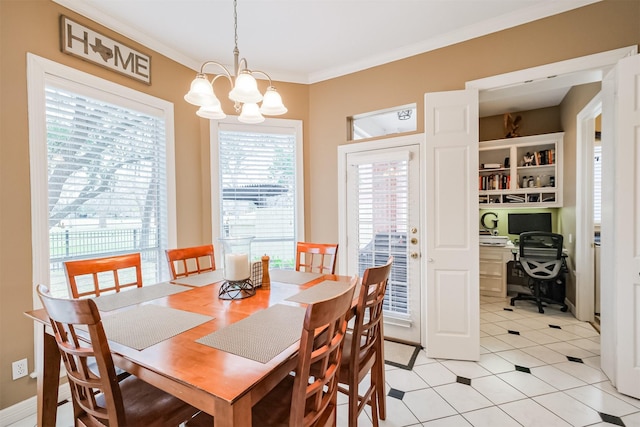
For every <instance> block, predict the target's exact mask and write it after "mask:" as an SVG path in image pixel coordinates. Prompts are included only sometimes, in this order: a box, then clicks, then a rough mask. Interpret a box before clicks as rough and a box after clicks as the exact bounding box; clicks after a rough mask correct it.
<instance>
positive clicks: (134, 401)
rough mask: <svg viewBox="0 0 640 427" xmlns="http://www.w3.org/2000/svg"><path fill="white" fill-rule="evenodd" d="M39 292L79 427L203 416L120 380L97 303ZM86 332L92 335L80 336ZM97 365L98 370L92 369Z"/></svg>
mask: <svg viewBox="0 0 640 427" xmlns="http://www.w3.org/2000/svg"><path fill="white" fill-rule="evenodd" d="M37 293H38V296H39V297H40V300H41V301H42V305H43V306H44V308H45V310H46V312H47V315H48V316H49V319H50V321H51V327H52V328H53V332H54V334H55V339H56V342H57V344H58V349H59V350H60V354H61V356H62V360H63V361H64V367H65V369H66V371H67V377H68V379H69V386H70V387H71V397H72V402H73V416H74V420H75V425H83V426H103V425H105V426H106V425H109V426H167V427H168V426H177V425H179V424H180V423H183V422H186V421H188V420H189V419H191V418H192V417H193V416H194V415H195V414H197V413H198V410H197V409H196V408H194V407H192V406H190V405H188V404H186V403H184V402H183V401H182V400H180V399H178V398H177V397H174V396H172V395H170V394H167V393H165V392H164V391H162V390H160V389H157V388H155V387H154V386H152V385H151V384H149V383H146V382H144V381H142V380H141V379H139V378H137V377H135V376H133V375H130V376H128V377H127V378H126V379H124V380H122V381H118V378H117V377H116V371H115V366H114V364H113V358H112V357H111V351H110V349H109V342H108V341H107V337H106V335H105V332H104V328H103V326H102V320H101V319H100V313H99V312H98V308H97V307H96V304H95V302H94V301H93V300H91V299H88V298H85V299H58V298H53V297H52V296H51V295H50V294H49V290H48V289H47V288H46V287H45V286H42V285H39V286H38V288H37ZM81 330H84V331H85V332H86V335H85V334H82V335H81V336H79V335H78V334H77V332H78V331H81ZM87 336H88V339H87V338H86V337H87ZM93 360H95V362H96V365H97V369H95V368H94V369H91V364H92V362H93Z"/></svg>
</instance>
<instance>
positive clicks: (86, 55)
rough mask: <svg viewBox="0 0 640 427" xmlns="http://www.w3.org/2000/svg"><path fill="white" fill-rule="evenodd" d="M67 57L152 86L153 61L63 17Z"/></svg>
mask: <svg viewBox="0 0 640 427" xmlns="http://www.w3.org/2000/svg"><path fill="white" fill-rule="evenodd" d="M60 47H61V49H62V52H63V53H66V54H68V55H72V56H75V57H78V58H80V59H83V60H85V61H89V62H92V63H94V64H97V65H100V66H102V67H105V68H108V69H110V70H113V71H116V72H118V73H120V74H124V75H125V76H127V77H131V78H132V79H136V80H138V81H141V82H144V83H146V84H148V85H150V84H151V57H150V56H149V55H145V54H144V53H141V52H139V51H137V50H135V49H132V48H130V47H129V46H127V45H125V44H123V43H120V42H118V41H116V40H113V39H112V38H109V37H107V36H105V35H103V34H100V33H99V32H97V31H94V30H92V29H90V28H87V27H85V26H84V25H82V24H79V23H77V22H75V21H73V20H71V19H70V18H68V17H67V16H64V15H61V16H60Z"/></svg>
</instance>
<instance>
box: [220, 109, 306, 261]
mask: <svg viewBox="0 0 640 427" xmlns="http://www.w3.org/2000/svg"><path fill="white" fill-rule="evenodd" d="M221 128H223V129H224V130H231V131H236V132H258V133H279V134H283V133H294V134H295V138H296V161H295V162H296V175H295V176H296V202H295V209H296V213H295V218H296V225H295V227H296V229H295V236H296V239H297V240H299V241H304V170H303V165H304V156H303V151H302V147H303V141H302V121H301V120H291V119H273V118H268V119H266V120H265V121H264V122H263V123H259V124H244V123H239V122H238V118H237V117H236V116H229V117H227V118H225V119H222V120H211V124H210V127H209V132H210V141H211V144H210V165H211V234H212V236H211V238H212V242H214V243H213V244H214V246H215V245H217V244H218V242H219V240H218V239H219V238H220V237H221V232H222V230H220V223H221V221H220V197H218V195H219V192H220V191H221V189H220V174H219V173H218V165H219V151H218V141H219V138H218V132H219V130H220V129H221ZM221 255H222V252H221V251H218V250H216V258H218V257H221ZM216 263H220V265H222V259H217V260H216Z"/></svg>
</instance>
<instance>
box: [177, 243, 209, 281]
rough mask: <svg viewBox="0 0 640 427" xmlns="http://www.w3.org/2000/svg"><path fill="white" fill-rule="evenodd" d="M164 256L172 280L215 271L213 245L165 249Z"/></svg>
mask: <svg viewBox="0 0 640 427" xmlns="http://www.w3.org/2000/svg"><path fill="white" fill-rule="evenodd" d="M166 254H167V261H168V262H169V271H170V272H171V279H172V280H175V279H177V278H180V277H186V276H190V275H192V274H200V273H204V272H207V271H213V270H215V269H216V259H215V256H214V250H213V245H202V246H192V247H189V248H179V249H167V250H166Z"/></svg>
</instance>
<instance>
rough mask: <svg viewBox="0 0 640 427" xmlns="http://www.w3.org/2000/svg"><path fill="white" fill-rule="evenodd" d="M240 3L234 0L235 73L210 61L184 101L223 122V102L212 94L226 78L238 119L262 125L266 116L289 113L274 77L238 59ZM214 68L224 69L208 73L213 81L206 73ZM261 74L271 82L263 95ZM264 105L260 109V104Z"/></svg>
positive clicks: (204, 66)
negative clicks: (207, 68)
mask: <svg viewBox="0 0 640 427" xmlns="http://www.w3.org/2000/svg"><path fill="white" fill-rule="evenodd" d="M237 3H238V2H237V0H233V22H234V34H235V47H234V49H233V58H234V63H233V65H234V69H233V71H234V73H233V74H231V73H230V72H229V70H227V68H226V67H225V66H224V65H222V64H221V63H219V62H216V61H207V62H205V63H204V64H202V66H201V67H200V72H199V73H198V74H197V75H196V78H195V79H194V80H193V81H192V82H191V88H190V89H189V92H188V93H187V94H186V95H185V96H184V99H185V101H187V102H188V103H190V104H193V105H196V106H198V107H200V109H198V111H197V112H196V114H197V115H198V116H200V117H203V118H205V119H213V120H217V119H224V118H225V117H227V115H226V114H225V113H224V111H222V105H221V104H220V100H219V99H218V98H217V97H216V95H215V93H214V91H213V84H214V83H215V81H216V80H217V79H218V78H220V77H222V78H225V77H226V78H227V80H229V83H230V84H231V87H232V89H231V92H229V99H230V100H232V101H234V107H235V110H236V113H240V116H239V117H238V120H239V121H241V122H243V123H261V122H263V121H264V116H263V114H264V115H268V116H279V115H281V114H284V113H286V112H287V108H286V107H285V106H284V104H283V103H282V97H280V94H279V93H278V92H277V91H276V88H275V87H273V85H272V82H271V77H269V75H268V74H267V73H265V72H264V71H257V70H250V69H249V67H248V65H247V60H246V59H245V58H241V59H238V58H239V56H240V51H239V50H238V11H237ZM210 65H215V66H217V67H219V68H220V69H221V70H220V72H219V74H212V73H209V74H210V75H211V76H212V78H211V80H209V78H210V77H209V74H207V73H205V71H204V70H205V68H206V67H208V66H210ZM256 74H260V75H262V76H264V77H266V78H267V79H268V80H269V87H267V90H266V92H265V93H264V95H263V94H262V93H260V91H259V90H258V82H257V81H256V78H255V77H254V75H256ZM261 101H262V104H261V105H260V106H258V103H259V102H261Z"/></svg>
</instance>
